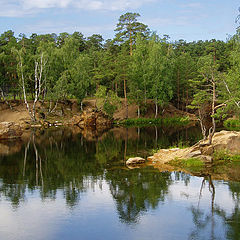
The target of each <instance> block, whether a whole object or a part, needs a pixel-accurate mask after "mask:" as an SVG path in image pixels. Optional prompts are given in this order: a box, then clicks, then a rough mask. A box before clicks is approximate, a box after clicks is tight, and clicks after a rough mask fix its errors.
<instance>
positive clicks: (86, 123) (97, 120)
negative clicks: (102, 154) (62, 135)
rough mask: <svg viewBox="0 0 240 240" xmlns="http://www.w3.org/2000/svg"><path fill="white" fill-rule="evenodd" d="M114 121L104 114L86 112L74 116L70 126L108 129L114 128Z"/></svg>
mask: <svg viewBox="0 0 240 240" xmlns="http://www.w3.org/2000/svg"><path fill="white" fill-rule="evenodd" d="M112 123H113V122H112V120H111V119H110V118H109V117H108V116H107V115H105V114H104V113H102V112H96V111H84V112H83V113H82V114H81V115H80V116H79V115H74V116H73V117H72V119H71V120H70V121H69V122H68V124H69V125H77V126H79V127H81V128H87V129H88V128H89V129H101V130H102V129H108V128H111V126H112Z"/></svg>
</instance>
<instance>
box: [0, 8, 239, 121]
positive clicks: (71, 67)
mask: <svg viewBox="0 0 240 240" xmlns="http://www.w3.org/2000/svg"><path fill="white" fill-rule="evenodd" d="M139 18H140V14H138V13H130V12H128V13H125V14H123V15H121V16H120V17H119V21H118V23H117V24H116V28H115V37H114V38H113V39H107V40H104V39H103V37H102V36H101V35H100V34H93V35H92V36H90V37H85V36H84V35H83V34H82V33H81V32H74V33H72V34H69V33H66V32H63V33H60V34H55V33H51V34H42V35H38V34H35V33H33V34H32V35H31V36H29V37H28V36H26V35H25V34H20V35H19V36H18V37H16V36H15V35H14V32H13V31H11V30H9V31H6V32H4V33H2V34H1V36H0V93H1V99H2V100H4V101H7V100H8V99H14V100H15V99H22V100H23V101H24V102H25V104H26V106H27V108H28V109H29V111H30V107H29V104H28V101H32V102H33V103H34V104H35V103H36V102H37V101H49V102H51V103H53V105H52V106H54V103H56V102H58V101H64V100H67V99H77V100H78V102H79V104H81V103H82V101H83V99H84V98H92V97H94V98H102V99H104V101H103V110H104V111H105V112H106V113H108V114H109V115H112V114H113V113H114V111H115V110H116V109H117V107H118V105H119V103H120V99H122V98H123V99H124V101H125V106H126V118H127V117H128V112H127V107H128V104H129V103H134V104H136V105H137V106H138V116H139V117H141V114H142V113H144V111H145V109H146V104H147V100H149V99H151V100H152V101H153V102H154V104H155V117H157V116H158V114H159V112H158V111H159V109H161V107H163V106H165V105H167V104H169V103H171V104H172V105H174V106H175V107H176V108H178V109H181V110H183V111H193V110H194V111H195V113H197V114H198V117H199V119H201V118H202V117H203V116H204V114H206V112H207V111H208V112H210V113H211V116H212V117H214V118H215V119H217V118H218V119H219V118H221V119H224V118H226V117H227V116H228V115H229V114H230V115H233V114H234V115H237V114H238V109H239V108H240V89H239V88H240V84H239V83H240V74H239V67H240V51H239V50H240V31H239V30H238V29H237V31H236V34H235V35H234V36H229V37H228V39H227V40H226V41H220V40H216V39H212V40H210V41H209V40H206V41H202V40H199V41H194V42H186V41H185V40H182V39H180V40H178V41H172V40H171V39H170V37H169V36H168V35H161V36H160V35H158V34H156V33H155V32H153V31H151V30H150V29H149V27H148V26H147V25H145V24H144V23H141V22H140V21H139V20H138V19H139ZM34 104H33V108H34ZM206 109H207V110H206ZM33 110H34V109H33ZM30 113H31V111H30ZM31 118H32V120H35V115H34V111H32V115H31Z"/></svg>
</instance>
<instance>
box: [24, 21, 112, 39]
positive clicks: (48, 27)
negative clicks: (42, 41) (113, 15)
mask: <svg viewBox="0 0 240 240" xmlns="http://www.w3.org/2000/svg"><path fill="white" fill-rule="evenodd" d="M114 27H115V26H114V24H101V25H84V24H76V23H73V22H71V21H64V23H63V22H58V23H56V22H54V21H49V20H48V21H39V22H37V23H29V24H28V25H26V26H25V27H24V29H25V31H24V32H25V33H33V32H36V29H37V32H38V33H46V32H48V33H57V34H58V33H61V32H68V33H73V32H75V31H78V32H82V33H83V34H84V35H85V36H90V35H92V34H95V33H102V34H104V33H107V32H109V31H111V32H112V31H113V30H114ZM20 32H21V31H20Z"/></svg>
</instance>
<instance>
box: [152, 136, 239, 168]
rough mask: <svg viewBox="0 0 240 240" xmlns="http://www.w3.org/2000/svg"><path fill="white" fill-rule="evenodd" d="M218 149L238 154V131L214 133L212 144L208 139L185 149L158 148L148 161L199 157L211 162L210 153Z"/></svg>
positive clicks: (159, 161) (163, 161) (168, 160)
mask: <svg viewBox="0 0 240 240" xmlns="http://www.w3.org/2000/svg"><path fill="white" fill-rule="evenodd" d="M218 151H226V152H227V153H229V154H240V132H237V131H221V132H217V133H215V135H214V137H213V139H212V145H208V141H205V142H201V144H198V145H194V146H192V147H188V148H185V149H176V148H174V149H160V150H159V151H158V152H157V153H155V154H154V155H153V156H151V157H148V160H149V161H152V162H158V163H162V164H166V163H168V162H170V161H172V160H174V159H190V158H199V159H200V160H202V161H203V162H205V163H210V162H212V159H213V157H212V155H213V154H214V153H215V152H218Z"/></svg>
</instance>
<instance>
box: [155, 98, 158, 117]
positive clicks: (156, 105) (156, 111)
mask: <svg viewBox="0 0 240 240" xmlns="http://www.w3.org/2000/svg"><path fill="white" fill-rule="evenodd" d="M157 115H158V104H157V99H155V118H157Z"/></svg>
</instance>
